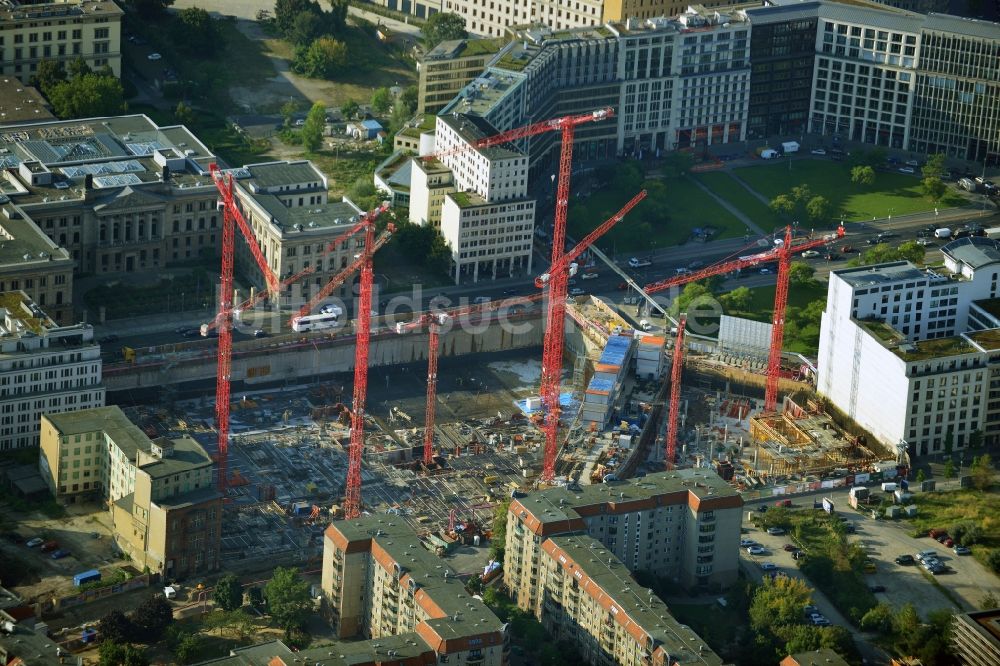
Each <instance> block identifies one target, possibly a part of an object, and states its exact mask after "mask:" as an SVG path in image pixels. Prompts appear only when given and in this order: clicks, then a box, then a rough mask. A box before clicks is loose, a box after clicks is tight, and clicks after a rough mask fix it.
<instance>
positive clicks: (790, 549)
mask: <svg viewBox="0 0 1000 666" xmlns="http://www.w3.org/2000/svg"><path fill="white" fill-rule="evenodd" d="M782 549H784V551H785V552H786V553H791V552H793V551H796V550H798V549H799V547H798V546H796V545H794V544H790V543H786V544H785V545H784V546H782Z"/></svg>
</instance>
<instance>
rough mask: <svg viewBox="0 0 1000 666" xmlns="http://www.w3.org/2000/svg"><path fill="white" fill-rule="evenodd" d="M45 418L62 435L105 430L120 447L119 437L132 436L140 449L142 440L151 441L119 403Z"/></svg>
mask: <svg viewBox="0 0 1000 666" xmlns="http://www.w3.org/2000/svg"><path fill="white" fill-rule="evenodd" d="M45 418H46V419H48V420H49V422H50V423H51V424H52V425H53V426H54V427H55V428H56V430H58V431H59V433H60V434H61V435H82V434H83V433H86V432H96V431H99V430H100V431H103V432H105V433H108V434H109V435H112V439H114V440H115V443H116V444H118V446H119V447H122V444H123V443H122V442H121V441H119V438H124V437H125V436H130V437H132V438H133V439H135V440H136V444H135V445H134V450H138V449H139V442H140V441H141V440H146V441H149V437H147V436H146V433H144V432H143V431H142V430H141V429H140V428H139V426H137V425H135V424H134V423H132V422H131V421H129V419H128V417H127V416H125V412H123V411H122V410H121V408H120V407H118V406H117V405H110V406H108V407H93V408H91V409H80V410H77V411H75V412H60V413H58V414H45Z"/></svg>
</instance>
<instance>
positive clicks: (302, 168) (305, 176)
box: [243, 160, 326, 192]
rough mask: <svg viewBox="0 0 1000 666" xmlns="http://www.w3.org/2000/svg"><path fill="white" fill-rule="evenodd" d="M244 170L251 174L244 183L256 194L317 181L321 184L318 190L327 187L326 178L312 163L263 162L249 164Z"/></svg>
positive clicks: (303, 161)
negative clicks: (262, 190) (260, 191)
mask: <svg viewBox="0 0 1000 666" xmlns="http://www.w3.org/2000/svg"><path fill="white" fill-rule="evenodd" d="M243 168H244V169H245V170H246V171H247V172H249V174H250V177H249V178H248V179H247V180H246V181H244V182H245V183H246V184H247V186H248V187H250V188H251V191H254V192H257V191H259V190H261V189H264V190H269V189H272V188H275V187H277V188H281V187H289V186H291V185H302V184H304V183H314V182H317V181H318V183H319V185H317V186H316V188H317V189H319V188H325V187H326V184H325V183H326V177H325V176H324V175H323V174H322V173H321V172H320V170H319V169H317V168H316V167H315V166H314V165H313V163H312V162H308V161H305V160H297V161H294V162H288V161H276V162H262V163H259V164H248V165H246V166H245V167H243ZM304 190H305V188H301V189H299V190H295V191H299V192H301V191H304Z"/></svg>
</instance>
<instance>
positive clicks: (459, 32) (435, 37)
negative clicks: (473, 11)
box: [420, 12, 469, 51]
mask: <svg viewBox="0 0 1000 666" xmlns="http://www.w3.org/2000/svg"><path fill="white" fill-rule="evenodd" d="M420 34H421V35H422V36H423V38H424V48H426V49H427V50H428V51H430V50H431V49H433V48H434V47H435V46H437V45H438V44H440V43H441V42H446V41H448V40H451V39H465V38H466V37H468V36H469V33H468V32H466V31H465V19H464V18H462V17H461V16H459V15H458V14H452V13H450V12H438V13H437V14H434V15H433V16H431V17H430V18H429V19H427V21H426V22H425V23H424V25H423V26H422V27H421V28H420Z"/></svg>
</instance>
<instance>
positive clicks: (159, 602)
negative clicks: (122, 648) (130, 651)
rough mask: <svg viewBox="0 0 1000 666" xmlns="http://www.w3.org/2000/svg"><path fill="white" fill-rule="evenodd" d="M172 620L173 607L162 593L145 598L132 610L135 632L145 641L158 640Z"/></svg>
mask: <svg viewBox="0 0 1000 666" xmlns="http://www.w3.org/2000/svg"><path fill="white" fill-rule="evenodd" d="M173 621H174V609H173V608H172V607H171V606H170V603H169V602H168V601H167V600H166V599H165V598H164V597H163V595H162V594H157V595H155V596H152V597H150V598H149V599H146V601H144V602H142V603H141V604H139V606H138V607H137V608H136V609H135V610H134V611H132V624H133V625H135V633H136V635H137V637H138V638H140V639H141V640H143V641H145V642H147V643H153V642H156V641H158V640H159V639H160V637H161V636H162V635H163V632H164V631H166V630H167V627H168V626H170V624H171V623H172V622H173Z"/></svg>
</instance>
